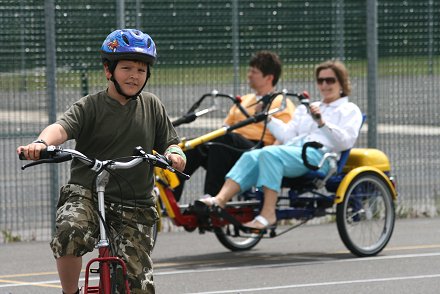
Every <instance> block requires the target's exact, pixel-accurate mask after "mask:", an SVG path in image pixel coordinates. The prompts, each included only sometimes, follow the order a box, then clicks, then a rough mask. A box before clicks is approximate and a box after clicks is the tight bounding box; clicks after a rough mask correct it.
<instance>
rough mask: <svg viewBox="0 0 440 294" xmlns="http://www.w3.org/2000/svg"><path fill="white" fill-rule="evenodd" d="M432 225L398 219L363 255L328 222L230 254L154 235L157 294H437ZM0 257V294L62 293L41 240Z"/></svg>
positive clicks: (436, 236)
mask: <svg viewBox="0 0 440 294" xmlns="http://www.w3.org/2000/svg"><path fill="white" fill-rule="evenodd" d="M439 220H440V219H439V218H416V219H400V220H397V221H396V225H395V230H394V234H393V236H392V238H391V241H390V243H389V244H388V246H387V247H386V248H385V250H384V251H382V252H381V253H380V254H379V255H378V256H375V257H369V258H357V257H354V256H353V255H352V254H350V253H349V252H348V251H347V249H346V248H345V247H344V245H343V244H342V241H341V240H340V238H339V235H338V232H337V229H336V225H335V224H334V223H330V224H313V225H310V224H307V225H304V226H302V227H299V228H297V229H295V230H293V231H291V232H289V233H287V234H285V235H282V236H279V237H277V238H274V239H263V240H262V241H261V242H260V243H259V244H258V245H257V246H256V247H255V248H254V249H252V250H250V251H246V252H230V251H229V250H227V249H226V248H224V247H223V246H222V245H221V244H220V243H219V242H218V241H217V239H216V237H215V236H214V235H213V234H211V233H206V234H199V233H198V232H197V231H196V232H191V233H189V232H184V231H177V232H167V233H160V234H159V239H158V243H157V245H156V248H155V250H154V252H153V260H154V262H155V276H154V279H155V283H156V288H157V293H159V294H168V293H169V294H174V293H307V294H310V293H312V294H313V293H338V294H341V293H361V294H363V293H365V294H367V293H387V294H397V293H398V294H404V293H411V294H413V293H440V267H439V264H440V226H439ZM95 254H96V253H93V254H89V255H87V256H86V259H88V258H90V257H94V256H95ZM0 260H1V263H0V294H25V293H36V294H38V293H47V294H51V293H61V288H60V284H59V280H58V276H57V274H56V268H55V262H54V259H53V257H52V256H51V252H50V249H49V246H48V244H47V242H29V243H27V242H18V243H10V244H2V245H0Z"/></svg>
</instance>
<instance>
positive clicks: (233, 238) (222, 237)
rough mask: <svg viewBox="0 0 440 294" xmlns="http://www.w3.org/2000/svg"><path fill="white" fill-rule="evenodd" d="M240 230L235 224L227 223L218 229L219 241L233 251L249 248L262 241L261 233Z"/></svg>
mask: <svg viewBox="0 0 440 294" xmlns="http://www.w3.org/2000/svg"><path fill="white" fill-rule="evenodd" d="M238 233H239V231H238V229H237V228H235V227H234V226H233V225H226V226H224V227H222V228H219V229H217V230H216V232H215V234H216V236H217V238H218V239H219V241H220V242H221V243H222V244H223V245H224V246H225V247H227V248H228V249H230V250H232V251H240V250H248V249H251V248H252V247H254V246H255V245H257V243H258V242H260V240H261V238H262V236H261V234H246V235H243V234H242V232H240V234H238Z"/></svg>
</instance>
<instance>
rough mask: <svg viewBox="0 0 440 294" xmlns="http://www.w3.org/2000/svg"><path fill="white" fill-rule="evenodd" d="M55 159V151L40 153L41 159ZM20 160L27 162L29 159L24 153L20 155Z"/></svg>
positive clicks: (45, 150) (44, 150) (42, 151)
mask: <svg viewBox="0 0 440 294" xmlns="http://www.w3.org/2000/svg"><path fill="white" fill-rule="evenodd" d="M52 157H53V151H47V149H43V150H41V151H40V158H39V159H48V158H52ZM18 159H20V160H27V158H26V157H25V156H24V153H23V151H21V152H20V154H18Z"/></svg>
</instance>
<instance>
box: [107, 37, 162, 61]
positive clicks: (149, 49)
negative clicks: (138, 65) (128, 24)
mask: <svg viewBox="0 0 440 294" xmlns="http://www.w3.org/2000/svg"><path fill="white" fill-rule="evenodd" d="M101 56H102V58H103V60H105V59H106V60H108V61H110V62H112V61H119V60H122V59H124V60H135V61H143V62H145V63H146V64H149V65H153V64H154V62H155V61H156V57H157V53H156V45H155V44H154V41H153V39H151V37H150V36H149V35H147V34H145V33H143V32H141V31H139V30H136V29H122V30H116V31H113V32H112V33H111V34H110V35H108V36H107V38H106V39H105V41H104V43H102V46H101Z"/></svg>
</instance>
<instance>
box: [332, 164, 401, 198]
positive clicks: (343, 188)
mask: <svg viewBox="0 0 440 294" xmlns="http://www.w3.org/2000/svg"><path fill="white" fill-rule="evenodd" d="M365 172H371V173H375V174H377V175H378V176H380V177H382V178H383V179H384V180H385V182H386V183H387V184H388V187H389V188H390V191H391V194H392V195H393V199H394V200H396V199H397V191H396V189H395V188H394V185H393V183H392V182H391V181H390V179H389V177H388V176H387V175H386V174H385V173H384V172H383V171H381V170H380V169H378V168H377V167H374V166H360V167H357V168H354V169H352V170H351V171H349V172H348V174H346V175H345V177H344V178H343V179H342V181H341V183H340V184H339V186H338V189H337V190H336V197H335V203H336V204H339V203H341V202H342V201H343V200H344V196H345V193H346V192H347V189H348V186H349V185H350V183H351V182H352V181H353V179H354V178H355V177H356V176H358V175H360V174H362V173H365Z"/></svg>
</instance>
